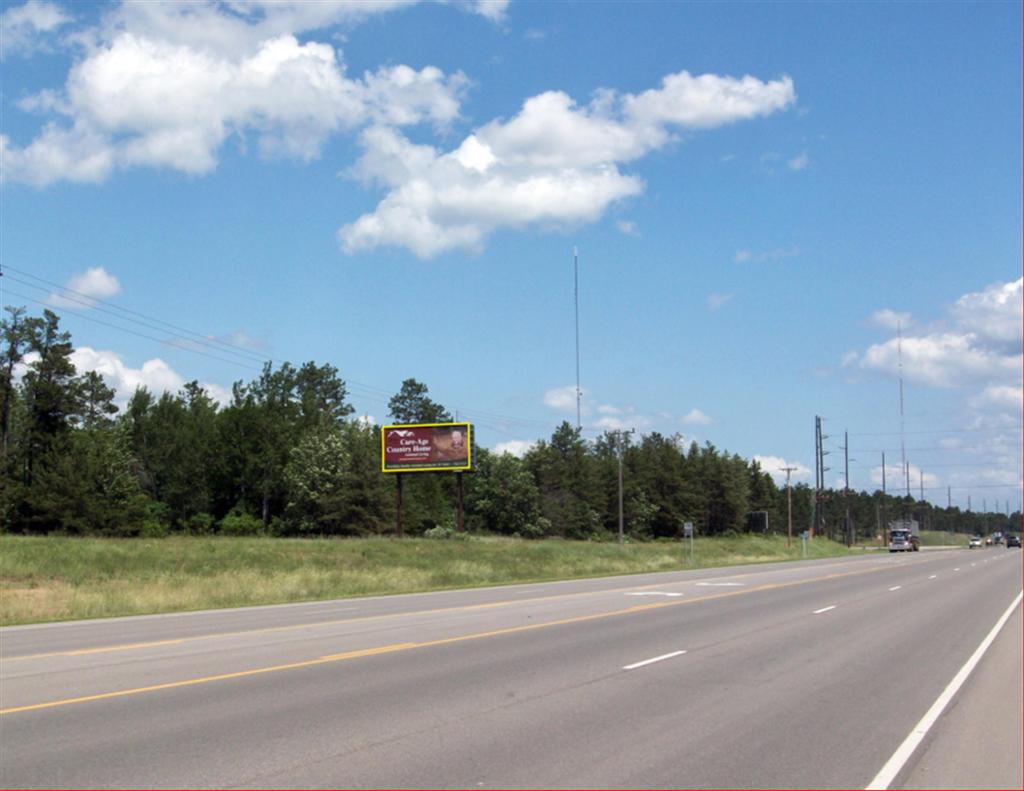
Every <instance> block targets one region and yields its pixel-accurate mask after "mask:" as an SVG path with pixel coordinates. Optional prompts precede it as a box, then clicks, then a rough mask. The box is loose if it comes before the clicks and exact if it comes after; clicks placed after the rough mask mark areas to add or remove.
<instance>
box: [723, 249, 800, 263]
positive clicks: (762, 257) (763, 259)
mask: <svg viewBox="0 0 1024 791" xmlns="http://www.w3.org/2000/svg"><path fill="white" fill-rule="evenodd" d="M798 255H800V248H799V247H787V248H779V249H776V250H765V251H762V252H754V251H753V250H748V249H746V248H744V249H742V250H737V251H736V255H734V256H733V259H732V260H733V261H734V262H735V263H737V264H745V263H747V262H752V263H755V264H765V263H769V264H774V263H776V262H778V261H783V260H785V259H787V258H795V257H796V256H798Z"/></svg>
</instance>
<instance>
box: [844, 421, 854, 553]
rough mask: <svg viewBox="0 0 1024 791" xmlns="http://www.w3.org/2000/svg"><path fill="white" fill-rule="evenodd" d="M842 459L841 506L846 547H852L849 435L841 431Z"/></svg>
mask: <svg viewBox="0 0 1024 791" xmlns="http://www.w3.org/2000/svg"><path fill="white" fill-rule="evenodd" d="M843 458H844V460H845V465H846V486H845V487H844V488H843V505H845V506H846V525H845V527H846V546H848V547H850V546H853V535H852V532H851V528H850V433H849V432H848V431H845V430H844V431H843Z"/></svg>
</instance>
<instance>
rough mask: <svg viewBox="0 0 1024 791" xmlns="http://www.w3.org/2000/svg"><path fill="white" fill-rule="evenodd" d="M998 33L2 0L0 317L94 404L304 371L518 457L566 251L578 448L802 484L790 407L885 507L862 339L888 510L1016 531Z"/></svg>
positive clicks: (1016, 277) (546, 391)
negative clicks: (623, 436) (446, 418)
mask: <svg viewBox="0 0 1024 791" xmlns="http://www.w3.org/2000/svg"><path fill="white" fill-rule="evenodd" d="M1021 27H1022V24H1021V6H1020V4H1019V3H996V2H993V3H978V4H966V3H955V4H909V3H908V4H891V5H889V4H875V3H870V4H869V3H859V4H837V3H821V4H813V3H810V4H803V3H801V4H797V3H789V4H769V3H764V4H752V3H743V4H727V3H714V4H710V3H671V2H657V3H637V2H633V3H614V2H606V3H569V2H565V3H525V2H523V3H519V2H515V0H512V2H508V3H506V2H501V1H497V2H451V3H445V4H440V3H415V2H408V3H406V2H391V3H377V4H370V3H358V4H352V3H328V2H318V3H291V2H281V3H259V2H257V3H248V4H247V3H236V2H223V3H192V4H168V5H163V4H159V3H155V2H153V3H126V4H120V3H110V4H88V3H78V2H76V3H59V2H48V1H44V0H33V1H32V2H29V3H27V4H25V3H20V2H14V3H4V4H3V17H2V34H3V41H2V43H3V62H2V67H3V71H4V79H3V86H2V88H3V92H2V117H0V123H2V129H0V155H2V159H3V163H2V164H3V173H2V178H3V183H2V201H3V204H2V208H3V212H2V217H0V232H2V236H0V252H2V257H3V263H4V266H5V277H4V278H3V281H4V282H3V286H4V289H5V294H4V302H5V303H6V304H23V305H26V306H27V307H28V308H29V310H30V311H32V312H39V311H41V310H42V306H43V305H44V304H45V305H49V306H50V307H51V308H53V309H55V310H57V312H59V313H61V314H62V316H63V323H64V326H65V327H66V328H67V329H69V330H70V331H71V332H72V335H73V339H74V341H75V344H76V346H77V347H78V348H77V350H76V362H77V363H78V365H79V367H81V368H94V369H96V370H99V371H100V372H101V373H103V375H104V376H105V377H106V378H107V380H108V382H110V383H111V384H112V385H114V386H116V387H117V388H118V390H119V393H120V397H121V398H122V399H123V398H125V397H127V395H128V394H129V393H130V391H131V389H132V388H134V386H136V385H138V384H145V385H147V386H148V387H150V388H151V389H155V390H161V389H163V388H170V389H172V390H174V389H176V388H177V387H179V386H180V385H181V383H182V382H183V381H187V380H191V379H198V380H199V381H201V382H203V383H206V384H207V385H208V386H209V388H210V390H211V392H213V393H215V394H218V395H220V397H224V395H223V394H224V393H226V392H227V391H228V389H229V388H230V385H231V383H232V382H233V381H235V380H238V379H245V380H248V379H250V378H252V377H253V376H254V375H255V374H256V372H257V371H258V368H259V365H260V362H259V361H260V360H261V359H268V358H269V359H273V360H274V361H277V362H280V361H285V360H288V361H292V362H293V363H301V362H303V361H305V360H315V361H316V362H318V363H324V362H329V363H331V364H333V365H335V366H337V367H338V369H339V371H340V373H341V375H342V377H343V378H345V379H346V380H347V381H348V382H349V385H350V390H351V394H352V401H353V403H354V405H355V406H356V408H357V409H358V411H359V412H360V414H367V415H369V416H371V417H372V418H374V419H376V420H377V421H378V422H383V421H385V420H386V418H387V406H386V404H387V400H388V398H389V397H390V395H391V394H393V393H394V392H396V391H397V390H398V388H399V386H400V384H401V382H402V380H403V379H405V378H408V377H415V378H417V379H419V380H420V381H423V382H425V383H426V384H427V385H428V386H429V388H430V392H431V395H432V396H433V397H434V398H435V399H437V400H439V401H440V402H441V403H443V404H445V405H446V406H448V407H449V408H450V409H452V410H453V411H454V410H457V411H458V413H459V416H460V418H462V419H471V420H473V421H474V423H475V424H476V425H477V427H478V440H479V441H480V442H481V444H483V445H485V446H487V447H491V448H497V449H505V450H510V451H513V452H520V453H521V452H522V450H523V449H524V448H525V447H527V446H528V445H529V443H531V442H533V441H535V440H536V439H538V438H542V437H547V436H549V435H550V433H551V431H552V430H553V428H554V426H555V425H557V423H558V422H560V421H561V420H562V419H568V420H570V421H575V390H574V388H575V345H574V342H575V341H574V337H575V336H574V313H573V258H572V256H573V248H574V247H577V248H578V250H579V273H580V327H581V344H580V354H581V385H582V390H583V397H582V403H583V407H584V416H583V424H584V426H585V427H586V428H587V430H588V433H587V436H596V434H597V432H598V431H599V430H600V429H602V428H636V429H637V430H638V431H639V432H641V433H646V432H650V431H660V432H662V433H664V434H674V433H679V434H681V435H682V436H683V437H684V438H685V439H686V440H689V439H696V440H697V441H699V442H702V443H703V442H705V441H710V442H712V443H714V444H715V445H716V446H717V447H719V448H725V449H728V450H729V451H731V452H736V453H739V454H741V455H743V456H745V457H748V458H751V457H759V458H761V459H762V460H763V464H764V466H765V467H766V468H767V469H769V470H772V471H775V470H777V468H778V467H780V466H784V465H785V464H790V465H796V466H797V467H798V470H797V473H796V474H795V475H796V480H802V481H809V482H813V468H814V457H813V452H814V433H813V427H814V416H815V415H816V414H817V415H822V416H824V417H825V418H826V424H825V425H826V431H827V433H829V434H830V438H829V439H828V440H827V441H826V446H827V447H828V448H829V449H830V451H831V452H832V455H831V457H830V464H831V466H832V467H833V468H834V469H833V470H832V471H830V472H829V473H828V482H829V483H830V484H837V483H838V481H839V476H838V474H837V473H838V472H839V471H840V467H841V463H840V461H839V460H840V459H841V456H842V451H841V449H840V448H841V445H842V443H843V440H842V433H843V431H844V430H848V431H849V433H850V448H851V456H852V457H853V459H854V460H853V461H852V462H851V472H850V477H851V485H852V486H854V487H856V488H867V489H874V488H876V486H877V485H878V482H879V480H880V464H881V453H882V451H886V459H887V465H888V467H889V470H888V472H889V478H888V481H889V486H890V488H892V487H893V479H894V477H895V470H894V467H895V466H896V465H898V464H899V458H900V435H899V430H900V417H899V398H898V392H899V390H898V379H897V375H898V364H899V357H898V354H897V337H896V336H897V329H896V327H897V322H898V324H899V326H900V329H901V332H902V363H903V377H904V383H905V420H904V424H905V435H904V440H905V443H904V447H905V448H906V449H907V458H908V461H909V462H910V465H911V479H912V484H913V486H912V488H913V490H914V492H915V493H916V492H918V489H919V486H920V485H921V483H923V484H924V486H925V487H926V495H927V496H928V497H929V499H932V500H934V501H935V502H938V503H941V504H945V503H946V501H947V493H948V495H949V497H950V499H951V500H952V501H953V503H954V504H958V505H961V506H963V507H966V506H967V499H968V496H970V497H971V498H972V505H973V507H974V508H975V509H977V508H979V507H980V506H981V504H982V501H983V500H984V501H985V503H986V505H987V506H988V507H989V508H990V509H991V508H993V507H995V505H996V503H997V502H998V507H999V510H1005V508H1006V506H1007V504H1009V506H1010V509H1011V510H1015V509H1017V508H1018V507H1019V502H1020V496H1021V463H1020V459H1021V452H1020V451H1021V432H1020V429H1021V262H1022V250H1021V235H1022V207H1021V176H1020V174H1021V170H1022V162H1021V143H1020V141H1021V139H1022V129H1021V116H1022V112H1021V92H1022V86H1021V65H1022V63H1021V58H1022V56H1021ZM58 286H63V287H64V288H66V289H70V291H66V290H65V291H61V290H60V289H59V288H58ZM69 298H70V300H71V301H69ZM31 300H37V302H32V301H31ZM124 309H126V310H130V311H134V312H135V313H132V314H126V313H124V312H123V310H124ZM124 317H128V318H131V319H134V320H135V322H141V323H131V322H129V321H127V320H126V318H124ZM156 320H160V321H162V322H168V323H170V324H172V325H174V327H170V326H167V325H163V324H158V323H157V321H156ZM109 325H113V326H109ZM183 330H188V331H190V332H191V333H194V335H186V334H185V333H184V332H183ZM133 333H134V334H133ZM141 335H144V336H149V337H140V336H141ZM183 338H192V339H195V338H199V339H207V340H205V341H204V344H205V345H199V344H194V343H191V342H190V341H187V340H183ZM222 342H224V343H228V344H232V345H231V346H226V345H223V343H222ZM197 352H202V354H199V353H197ZM215 358H216V359H215ZM947 487H949V489H948V490H947Z"/></svg>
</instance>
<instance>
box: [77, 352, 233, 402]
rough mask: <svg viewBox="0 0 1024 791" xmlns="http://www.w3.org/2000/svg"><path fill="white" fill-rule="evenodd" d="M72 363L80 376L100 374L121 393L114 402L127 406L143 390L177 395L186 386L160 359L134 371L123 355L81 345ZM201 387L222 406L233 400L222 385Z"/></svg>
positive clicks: (147, 362) (178, 375) (209, 384)
mask: <svg viewBox="0 0 1024 791" xmlns="http://www.w3.org/2000/svg"><path fill="white" fill-rule="evenodd" d="M71 362H72V363H73V364H74V366H75V370H76V371H77V372H78V373H80V374H81V373H84V372H85V371H96V373H98V374H99V375H100V376H102V377H103V381H104V382H105V383H106V384H107V386H108V387H111V388H113V390H114V392H115V393H116V394H117V395H116V397H115V399H114V401H115V403H116V404H118V405H119V406H121V407H123V406H124V405H125V404H126V403H127V402H128V400H129V399H130V398H131V397H132V395H133V394H134V393H135V390H136V389H137V388H139V387H145V388H146V389H147V390H149V391H150V392H151V393H154V394H156V395H158V396H159V395H160V394H161V393H163V392H165V391H166V392H169V393H177V392H178V391H179V390H181V389H182V388H183V387H184V386H185V379H184V377H182V376H181V374H179V373H178V372H177V371H175V370H174V369H172V368H171V367H170V366H169V365H168V364H167V363H166V362H164V361H163V360H161V359H159V358H154V359H152V360H146V362H144V363H143V364H142V367H141V368H132V367H130V366H128V365H126V364H125V363H124V361H123V360H122V359H121V355H119V354H117V353H116V352H112V351H100V350H97V349H93V348H91V347H89V346H80V347H78V348H77V349H75V350H74V351H73V352H72V353H71ZM201 386H202V387H203V388H204V389H205V390H206V392H207V393H208V394H209V396H210V397H211V398H212V399H213V400H214V401H216V402H217V403H219V404H221V405H225V404H227V403H229V402H230V401H231V391H230V390H229V389H228V388H225V387H222V386H221V385H218V384H214V383H209V382H203V383H201Z"/></svg>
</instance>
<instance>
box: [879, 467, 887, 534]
mask: <svg viewBox="0 0 1024 791" xmlns="http://www.w3.org/2000/svg"><path fill="white" fill-rule="evenodd" d="M888 530H889V504H888V503H887V502H886V494H885V451H882V529H881V530H879V533H880V535H881V537H882V546H885V534H886V532H887V531H888Z"/></svg>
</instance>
